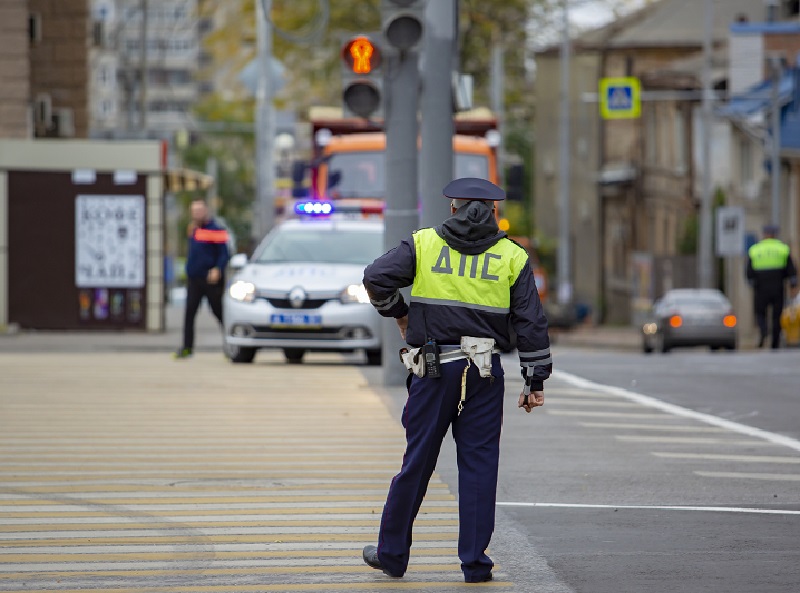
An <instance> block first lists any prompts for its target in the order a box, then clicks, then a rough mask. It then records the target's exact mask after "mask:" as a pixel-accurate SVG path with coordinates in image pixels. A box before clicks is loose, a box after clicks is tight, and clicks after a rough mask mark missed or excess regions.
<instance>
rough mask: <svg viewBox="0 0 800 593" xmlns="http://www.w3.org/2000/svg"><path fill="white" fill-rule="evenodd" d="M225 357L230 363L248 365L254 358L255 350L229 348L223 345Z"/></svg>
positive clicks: (236, 347)
mask: <svg viewBox="0 0 800 593" xmlns="http://www.w3.org/2000/svg"><path fill="white" fill-rule="evenodd" d="M225 356H227V357H228V359H229V360H230V361H231V362H235V363H250V362H253V359H254V358H255V357H256V349H255V348H246V347H244V346H230V345H228V344H226V345H225Z"/></svg>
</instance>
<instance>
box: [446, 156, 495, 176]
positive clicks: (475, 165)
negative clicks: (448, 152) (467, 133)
mask: <svg viewBox="0 0 800 593" xmlns="http://www.w3.org/2000/svg"><path fill="white" fill-rule="evenodd" d="M453 156H454V157H455V178H456V179H458V178H459V177H480V178H481V179H488V178H489V161H488V160H487V159H486V157H485V156H484V155H482V154H466V153H455V154H454V155H453Z"/></svg>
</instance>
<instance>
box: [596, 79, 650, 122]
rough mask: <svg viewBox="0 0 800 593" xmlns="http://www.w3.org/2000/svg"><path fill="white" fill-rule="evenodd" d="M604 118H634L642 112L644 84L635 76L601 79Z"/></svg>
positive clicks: (601, 110) (601, 111)
mask: <svg viewBox="0 0 800 593" xmlns="http://www.w3.org/2000/svg"><path fill="white" fill-rule="evenodd" d="M599 94H600V115H602V116H603V119H634V118H637V117H639V116H640V115H641V113H642V86H641V83H640V82H639V79H638V78H636V77H635V76H626V77H622V78H601V79H600V93H599Z"/></svg>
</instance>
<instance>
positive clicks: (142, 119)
mask: <svg viewBox="0 0 800 593" xmlns="http://www.w3.org/2000/svg"><path fill="white" fill-rule="evenodd" d="M147 10H148V0H142V28H141V31H140V32H139V35H140V40H139V41H140V43H141V45H142V47H141V50H142V52H141V54H140V64H139V131H140V132H141V134H142V137H146V136H147V76H148V72H147V52H148V47H147V27H148V15H147Z"/></svg>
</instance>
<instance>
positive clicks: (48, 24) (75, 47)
mask: <svg viewBox="0 0 800 593" xmlns="http://www.w3.org/2000/svg"><path fill="white" fill-rule="evenodd" d="M0 1H2V0H0ZM28 4H29V10H30V12H31V13H38V14H39V15H41V22H42V39H41V41H40V42H39V43H38V44H34V45H33V46H32V47H31V49H30V56H31V82H30V93H31V97H35V96H36V95H37V94H39V93H48V94H49V95H50V97H51V98H52V104H53V109H54V110H57V109H61V108H68V109H72V113H73V118H74V123H75V136H76V137H78V138H81V137H83V138H85V137H86V136H87V132H88V103H89V90H88V89H89V84H88V76H89V42H90V36H89V26H90V22H89V0H28Z"/></svg>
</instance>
